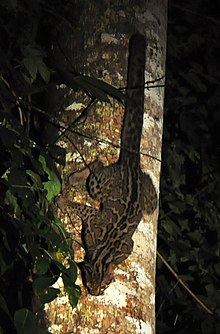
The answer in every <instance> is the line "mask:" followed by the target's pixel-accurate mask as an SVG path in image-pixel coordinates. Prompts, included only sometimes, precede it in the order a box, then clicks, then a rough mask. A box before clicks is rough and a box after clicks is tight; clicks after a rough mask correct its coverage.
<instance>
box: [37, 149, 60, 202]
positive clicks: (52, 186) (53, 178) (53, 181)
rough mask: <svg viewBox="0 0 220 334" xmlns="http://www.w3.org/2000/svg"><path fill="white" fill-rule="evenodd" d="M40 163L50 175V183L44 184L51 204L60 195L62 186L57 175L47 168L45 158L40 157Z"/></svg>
mask: <svg viewBox="0 0 220 334" xmlns="http://www.w3.org/2000/svg"><path fill="white" fill-rule="evenodd" d="M39 161H40V163H41V164H42V167H43V170H44V171H45V173H47V175H48V179H49V181H46V182H44V183H43V184H44V189H46V190H47V199H48V201H49V202H51V201H52V199H53V198H54V197H55V196H56V195H58V194H59V193H60V191H61V184H60V181H59V179H58V177H57V175H56V174H55V173H54V172H53V171H52V170H50V169H49V168H48V167H47V164H46V160H45V157H44V156H43V155H40V157H39Z"/></svg>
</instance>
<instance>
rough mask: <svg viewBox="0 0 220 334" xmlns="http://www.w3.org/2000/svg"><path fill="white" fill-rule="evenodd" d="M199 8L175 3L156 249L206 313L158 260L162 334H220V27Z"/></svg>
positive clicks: (210, 13) (170, 32) (201, 5)
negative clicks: (202, 304)
mask: <svg viewBox="0 0 220 334" xmlns="http://www.w3.org/2000/svg"><path fill="white" fill-rule="evenodd" d="M195 3H196V4H195ZM195 3H193V4H192V3H191V2H186V3H185V7H184V8H183V7H182V6H181V8H179V7H178V6H176V5H175V4H173V6H172V4H171V5H170V19H169V20H170V22H169V26H168V56H167V85H166V107H167V112H166V115H165V127H164V143H163V165H162V177H161V208H160V221H159V236H158V248H159V251H160V253H162V254H163V256H164V258H165V259H166V260H167V261H168V263H169V264H170V265H171V266H172V267H173V269H174V270H175V271H176V272H177V273H178V274H179V275H180V277H181V278H182V279H183V281H184V282H185V283H186V284H187V285H188V287H189V288H190V289H191V291H193V293H194V294H195V295H196V296H197V297H198V298H199V299H200V300H201V302H203V303H204V304H205V305H206V306H207V308H208V309H209V310H206V309H204V308H202V307H201V305H199V304H198V303H197V302H196V301H195V300H194V299H193V298H192V296H190V295H189V294H188V292H187V291H186V290H185V289H184V288H183V287H182V286H180V285H179V284H178V282H177V281H176V279H175V277H174V276H173V275H172V274H171V273H170V272H169V271H168V270H167V269H166V268H165V267H164V265H163V264H162V262H161V261H160V260H158V274H157V327H158V329H157V330H158V333H191V332H192V333H207V334H213V333H219V330H220V318H219V316H220V290H219V281H220V270H219V268H220V267H219V260H220V259H219V249H220V231H219V220H220V219H219V218H220V216H219V201H218V198H219V195H220V193H219V189H220V187H219V186H220V177H219V162H220V161H219V149H220V142H219V134H218V132H219V130H218V129H219V125H220V118H219V102H220V100H219V88H218V87H219V81H220V77H219V73H220V71H219V70H220V69H219V62H218V59H219V45H218V44H219V42H218V41H219V37H220V30H219V24H217V23H216V22H215V19H214V17H215V5H214V2H213V4H212V5H209V6H208V2H207V1H197V2H195ZM204 4H205V5H206V6H204ZM197 6H198V12H199V13H200V14H198V15H197V9H195V8H197ZM202 8H206V11H203V12H202ZM204 22H206V24H205V25H204ZM207 26H209V29H208V30H207V29H206V27H207Z"/></svg>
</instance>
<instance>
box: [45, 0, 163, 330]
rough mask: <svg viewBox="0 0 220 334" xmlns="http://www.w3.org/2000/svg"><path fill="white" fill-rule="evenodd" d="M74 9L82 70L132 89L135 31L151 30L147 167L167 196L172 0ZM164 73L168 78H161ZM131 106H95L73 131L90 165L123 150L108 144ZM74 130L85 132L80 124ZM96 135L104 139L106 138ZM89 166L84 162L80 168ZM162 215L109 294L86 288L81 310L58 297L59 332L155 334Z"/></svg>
mask: <svg viewBox="0 0 220 334" xmlns="http://www.w3.org/2000/svg"><path fill="white" fill-rule="evenodd" d="M82 3H83V4H82ZM69 13H70V14H69V15H70V16H71V15H73V16H74V17H73V18H72V22H73V24H74V29H73V31H69V34H67V31H66V28H65V27H58V29H59V28H60V31H61V35H62V33H63V38H62V42H61V48H64V50H65V53H66V56H67V57H68V58H69V59H70V61H71V62H72V63H73V64H74V67H75V69H76V70H77V71H79V72H81V73H83V74H89V75H91V76H94V77H95V78H100V79H103V80H105V81H107V82H108V83H110V84H112V85H113V86H115V87H126V70H127V56H128V41H129V38H130V36H131V35H132V34H133V33H135V32H137V31H138V32H140V33H142V34H143V35H145V36H146V41H147V49H146V55H147V56H146V81H147V82H152V83H150V84H149V85H148V89H146V90H145V114H144V124H143V131H142V142H141V166H142V170H143V171H144V172H147V173H150V175H151V176H152V178H153V181H154V183H155V185H156V188H157V189H158V196H159V177H160V158H161V141H162V118H163V98H164V87H161V86H163V85H164V76H165V52H166V24H167V1H166V0H158V1H155V0H149V1H128V0H127V1H100V2H99V1H95V0H93V1H84V2H82V1H72V3H71V7H70V10H69ZM64 32H65V34H64ZM73 36H74V38H73ZM58 53H59V52H57V54H58ZM58 57H60V55H58ZM159 78H163V79H161V80H158V81H155V80H157V79H159ZM152 86H160V87H153V88H152ZM76 102H77V101H76ZM86 103H87V102H86V99H85V101H83V102H82V101H81V102H80V103H79V101H78V103H74V104H72V105H71V106H69V107H67V108H66V110H65V111H64V115H66V117H70V116H69V115H70V113H72V115H73V116H72V117H73V118H74V117H76V115H77V108H78V107H79V106H81V105H86ZM123 112H124V109H123V106H122V105H121V104H120V103H118V102H117V101H115V100H111V104H104V103H97V104H96V105H95V108H92V109H91V110H90V111H89V115H88V117H87V120H86V124H87V125H85V126H81V125H80V131H81V132H83V133H84V134H86V137H84V138H81V139H78V138H76V137H75V136H74V135H72V137H71V141H72V142H74V145H77V148H78V152H80V153H81V154H82V155H83V157H84V160H86V162H87V163H89V162H92V161H93V160H94V159H95V157H99V159H101V160H103V161H104V163H106V164H109V163H112V162H114V161H116V160H117V157H118V150H117V149H115V148H114V147H113V148H112V146H109V145H107V144H106V142H110V141H111V142H112V143H113V144H114V145H118V144H120V142H119V141H120V131H121V120H122V116H123ZM74 130H77V132H79V129H74ZM90 138H91V141H90ZM94 138H99V139H100V138H101V140H102V141H104V143H105V144H103V142H100V141H99V140H97V141H94ZM88 142H89V146H88V145H87V144H88ZM70 150H73V147H70ZM70 155H71V154H70ZM100 156H101V158H100ZM77 158H79V155H78V153H76V152H75V153H74V154H73V158H72V161H70V160H69V163H68V165H67V166H68V168H69V169H68V168H67V173H69V172H70V170H71V168H72V167H69V166H70V165H71V164H73V160H74V159H75V160H77ZM81 167H83V161H82V160H81V161H80V163H79V164H78V166H75V167H74V168H73V169H75V168H79V169H80V168H81ZM72 183H73V182H72ZM74 194H75V193H74ZM74 194H72V193H71V196H73V195H74ZM77 196H78V195H77ZM157 217H158V210H156V211H155V212H154V214H153V215H152V216H146V215H144V217H143V219H142V221H141V223H140V224H139V226H138V228H137V230H136V232H135V234H134V237H133V240H134V248H133V252H132V254H131V255H130V256H129V258H128V259H127V260H125V261H124V262H123V263H122V264H121V265H119V266H118V268H116V270H115V281H114V282H113V283H111V284H110V286H109V287H108V288H107V289H106V290H105V293H104V295H103V296H98V297H92V296H90V295H88V294H87V293H86V291H85V290H84V289H82V292H83V293H82V296H81V299H80V301H79V303H78V306H77V307H76V309H74V310H72V309H71V308H70V307H69V306H68V303H67V301H66V299H65V298H64V297H63V299H60V300H61V301H59V300H58V301H55V302H53V303H51V305H50V307H49V309H48V310H47V312H48V316H49V317H50V321H51V328H50V329H51V331H52V332H53V333H83V334H85V333H91V334H92V333H97V334H98V333H101V334H104V333H121V334H122V333H123V334H129V333H132V334H133V333H140V334H142V333H155V269H156V239H157ZM61 315H62V316H61ZM68 319H71V320H70V321H68Z"/></svg>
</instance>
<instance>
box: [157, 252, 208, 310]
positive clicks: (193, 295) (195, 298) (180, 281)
mask: <svg viewBox="0 0 220 334" xmlns="http://www.w3.org/2000/svg"><path fill="white" fill-rule="evenodd" d="M157 256H158V257H159V258H160V259H161V261H162V262H163V263H164V264H165V266H166V267H167V268H168V269H169V271H170V272H171V273H172V275H173V276H174V277H175V278H176V280H177V281H178V282H179V283H180V284H181V285H182V286H183V287H184V289H185V290H186V291H187V292H188V293H189V294H190V295H191V296H192V297H193V299H194V300H195V301H196V302H197V303H198V304H199V305H200V306H201V307H202V308H203V309H204V310H205V311H206V312H207V313H209V314H213V312H212V311H211V310H210V309H209V308H208V307H207V306H206V305H205V304H204V303H203V302H202V301H201V300H200V299H199V298H198V297H197V296H196V295H195V294H194V293H193V292H192V291H191V290H190V288H189V287H188V286H187V285H186V283H185V282H184V281H183V280H182V279H181V278H180V277H179V275H178V274H177V273H176V272H175V271H174V270H173V268H172V267H171V266H170V265H169V263H168V262H167V261H166V260H165V259H164V257H163V256H162V255H161V254H160V252H159V251H157Z"/></svg>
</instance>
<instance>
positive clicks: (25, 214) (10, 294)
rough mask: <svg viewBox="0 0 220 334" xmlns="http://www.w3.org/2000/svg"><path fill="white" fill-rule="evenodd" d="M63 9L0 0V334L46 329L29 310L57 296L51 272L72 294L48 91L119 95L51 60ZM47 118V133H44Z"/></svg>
mask: <svg viewBox="0 0 220 334" xmlns="http://www.w3.org/2000/svg"><path fill="white" fill-rule="evenodd" d="M66 14H67V13H66V7H65V4H63V2H62V1H59V0H58V1H44V0H35V1H26V0H25V1H16V0H12V1H9V2H8V1H2V2H1V3H0V39H1V50H0V91H1V96H0V149H1V163H0V182H1V183H0V189H1V192H0V212H1V222H0V240H1V244H0V264H1V270H0V319H1V322H0V332H1V333H2V334H4V333H7V334H8V333H18V334H19V333H22V334H27V333H31V334H33V333H36V334H37V333H38V334H43V333H46V332H47V331H45V330H44V329H41V328H40V327H39V326H38V323H37V322H36V319H35V316H34V314H33V313H32V310H33V307H35V306H36V305H38V304H39V305H40V306H39V308H38V309H37V311H38V313H39V310H40V309H41V306H42V305H43V304H45V303H49V302H50V301H52V300H53V299H54V298H56V297H57V296H58V294H59V292H60V291H59V289H57V288H55V287H54V286H53V285H54V283H55V282H56V281H57V279H58V278H59V277H61V278H62V280H63V283H64V289H65V291H66V293H67V294H68V296H69V300H70V303H71V305H72V306H73V307H75V306H76V305H77V302H78V299H79V296H80V288H79V287H78V286H77V285H76V283H75V282H76V278H77V267H76V264H75V262H74V252H73V249H72V240H71V236H70V235H69V234H68V233H67V232H66V231H65V228H64V226H63V224H62V223H61V221H60V220H59V219H58V218H57V216H56V214H55V212H54V205H53V202H54V199H55V197H56V196H57V195H58V194H59V193H60V190H61V183H60V172H59V169H60V167H62V165H64V163H65V150H64V149H62V148H61V147H59V146H58V145H56V138H58V137H59V134H58V130H59V129H60V127H59V119H58V118H57V114H56V111H55V112H53V111H50V113H49V112H48V109H47V108H46V105H47V99H48V95H47V94H48V91H49V90H50V89H51V87H56V85H57V84H61V83H63V84H65V85H66V86H68V87H69V88H72V89H73V90H79V89H82V90H84V91H85V92H86V93H87V94H88V95H89V96H91V97H92V98H93V100H95V99H99V100H100V101H105V102H109V97H108V95H110V96H113V97H114V98H116V99H118V100H120V101H121V100H123V99H124V95H123V94H122V93H121V92H120V91H118V90H117V89H115V88H114V87H112V86H110V85H108V84H107V83H105V82H102V81H100V80H98V79H95V78H91V77H88V76H83V75H81V74H78V73H75V72H74V70H73V71H72V69H71V71H69V70H67V69H64V68H63V67H62V65H61V66H60V64H56V65H54V64H53V60H52V59H51V54H50V50H51V49H52V44H53V43H54V35H53V26H54V18H55V19H56V24H58V21H59V20H60V21H61V22H62V24H63V22H66ZM9 18H10V19H9ZM50 125H53V127H52V131H53V132H54V133H53V136H52V138H53V140H51V139H50V140H47V139H45V138H47V136H45V133H46V132H49V126H50ZM50 129H51V128H50ZM40 317H41V315H40Z"/></svg>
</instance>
